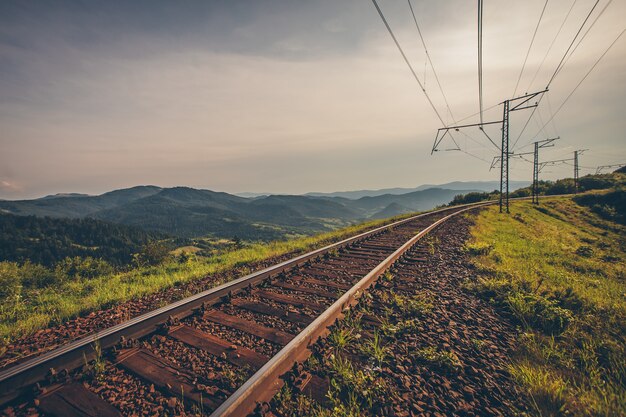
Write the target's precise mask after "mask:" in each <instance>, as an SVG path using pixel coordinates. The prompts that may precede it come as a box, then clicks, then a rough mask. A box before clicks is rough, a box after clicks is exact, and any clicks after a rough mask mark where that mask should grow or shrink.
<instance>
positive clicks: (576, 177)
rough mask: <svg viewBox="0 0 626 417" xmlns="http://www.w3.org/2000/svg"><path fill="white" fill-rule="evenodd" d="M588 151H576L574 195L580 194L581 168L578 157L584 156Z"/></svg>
mask: <svg viewBox="0 0 626 417" xmlns="http://www.w3.org/2000/svg"><path fill="white" fill-rule="evenodd" d="M586 150H587V149H578V150H576V151H574V194H578V185H579V184H578V179H579V176H580V167H579V166H578V155H582V153H583V152H585V151H586Z"/></svg>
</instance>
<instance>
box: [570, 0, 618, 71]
mask: <svg viewBox="0 0 626 417" xmlns="http://www.w3.org/2000/svg"><path fill="white" fill-rule="evenodd" d="M612 2H613V0H609V1H608V2H607V3H606V4H605V5H604V7H603V8H602V10H600V13H598V15H597V16H596V18H595V19H594V20H593V22H591V24H590V25H589V27H588V28H587V30H586V31H585V33H583V36H581V37H580V39H579V40H578V43H577V44H576V46H575V47H574V49H572V52H571V53H570V54H569V56H568V57H567V58H566V59H565V62H563V65H562V66H561V69H559V72H561V70H563V67H565V64H567V61H569V60H570V58H571V57H572V55H574V52H576V49H578V47H579V46H580V44H581V43H582V41H583V40H584V39H585V37H586V36H587V34H588V33H589V31H590V30H591V28H593V26H594V25H595V24H596V22H597V21H598V19H600V17H601V16H602V15H603V14H604V12H605V11H606V9H607V8H608V7H609V5H610V4H611V3H612Z"/></svg>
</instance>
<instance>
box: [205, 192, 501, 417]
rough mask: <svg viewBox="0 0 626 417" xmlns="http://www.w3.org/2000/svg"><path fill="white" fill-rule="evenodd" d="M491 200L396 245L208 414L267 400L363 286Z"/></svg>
mask: <svg viewBox="0 0 626 417" xmlns="http://www.w3.org/2000/svg"><path fill="white" fill-rule="evenodd" d="M492 204H495V202H493V201H490V202H486V203H485V202H481V203H478V204H474V205H472V207H466V208H463V209H461V210H457V211H455V212H454V213H452V214H449V215H447V216H446V217H443V218H441V219H439V220H437V221H436V222H434V223H433V224H431V225H430V226H428V227H427V228H425V229H423V230H422V231H420V232H419V233H417V234H416V235H415V236H413V237H412V238H411V239H409V240H408V241H407V242H406V243H404V244H403V245H402V246H401V247H400V248H399V249H397V250H396V251H395V252H394V253H392V254H391V255H389V256H388V257H387V258H386V259H385V260H384V261H383V262H381V263H380V264H378V265H377V266H376V267H375V268H374V269H372V270H371V271H370V272H369V273H368V274H367V275H365V276H364V277H363V278H361V280H359V282H357V283H356V284H355V285H354V286H353V287H352V288H350V289H349V290H348V291H347V292H346V293H344V294H343V295H342V296H341V298H339V299H338V300H337V301H335V302H334V303H333V304H332V305H331V306H330V307H329V308H328V309H327V310H325V311H324V312H323V313H322V314H321V315H320V316H318V317H317V318H316V319H315V320H314V321H313V322H312V323H311V324H310V325H309V326H307V327H306V328H305V329H304V330H303V331H302V332H300V333H299V334H298V335H297V336H296V337H295V338H294V339H292V340H291V341H290V342H289V343H288V344H287V345H286V346H285V347H284V348H283V349H281V350H280V351H279V352H278V353H277V354H276V355H275V356H274V357H272V358H271V359H270V361H269V362H267V363H266V364H265V365H264V366H263V367H262V368H261V369H259V370H258V371H257V372H256V373H255V374H254V375H253V376H252V377H251V378H250V379H248V380H247V381H246V382H245V383H244V384H243V385H242V386H241V387H240V388H239V389H238V390H237V391H235V392H234V393H233V394H232V395H231V396H230V397H229V398H228V399H227V400H226V401H225V402H223V403H222V404H221V405H220V406H219V407H218V408H217V409H216V410H215V411H214V412H213V413H212V414H211V416H210V417H236V416H245V415H248V414H249V413H251V412H252V411H253V410H254V408H255V406H256V404H257V403H259V402H264V401H269V400H270V399H271V398H272V397H273V396H274V394H275V393H276V392H277V391H278V390H279V389H280V387H281V386H282V384H283V382H282V381H281V379H280V376H281V375H283V374H285V373H286V372H288V371H289V370H290V369H291V368H292V366H293V364H294V363H295V362H300V361H302V360H304V359H306V358H307V357H308V356H309V355H310V354H311V352H310V350H309V347H310V346H312V345H313V344H314V343H315V342H316V341H317V340H318V338H320V337H323V336H325V335H326V334H328V332H329V330H328V328H329V327H330V326H331V325H332V324H333V323H334V322H335V321H336V320H337V319H339V318H341V317H342V316H343V313H344V312H345V311H347V310H348V309H349V308H350V307H351V306H353V305H355V304H356V303H357V302H358V299H359V298H360V296H361V295H362V294H363V293H364V292H365V290H367V289H368V288H369V287H370V286H371V285H372V284H373V283H374V282H375V281H376V280H377V279H378V277H380V276H381V275H382V274H383V273H384V272H385V271H386V270H387V269H389V268H390V267H391V266H392V265H393V264H394V263H395V262H396V261H397V260H398V259H399V258H400V257H401V256H402V255H403V254H404V253H406V252H407V251H408V250H409V249H410V248H411V247H412V246H413V245H414V244H415V243H417V242H418V241H419V240H420V239H422V238H423V237H424V236H425V235H427V234H428V233H429V232H431V231H432V230H434V229H435V228H437V227H438V226H440V225H441V224H443V223H444V222H446V221H447V220H449V219H451V218H452V217H455V216H457V215H459V214H461V213H464V212H466V211H468V210H473V209H476V208H480V207H484V206H487V205H492ZM457 209H458V207H457Z"/></svg>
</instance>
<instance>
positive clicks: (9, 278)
mask: <svg viewBox="0 0 626 417" xmlns="http://www.w3.org/2000/svg"><path fill="white" fill-rule="evenodd" d="M19 270H20V267H19V265H18V264H17V263H15V262H0V299H2V300H6V299H8V298H11V297H14V296H15V295H16V294H17V293H18V292H19V290H20V286H21V280H20V274H19ZM3 304H4V302H3Z"/></svg>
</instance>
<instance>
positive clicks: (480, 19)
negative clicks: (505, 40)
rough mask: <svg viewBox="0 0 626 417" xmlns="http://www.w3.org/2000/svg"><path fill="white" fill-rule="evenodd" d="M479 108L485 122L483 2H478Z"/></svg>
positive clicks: (479, 0)
mask: <svg viewBox="0 0 626 417" xmlns="http://www.w3.org/2000/svg"><path fill="white" fill-rule="evenodd" d="M478 108H479V109H480V111H479V113H480V123H482V122H483V1H482V0H478Z"/></svg>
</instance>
